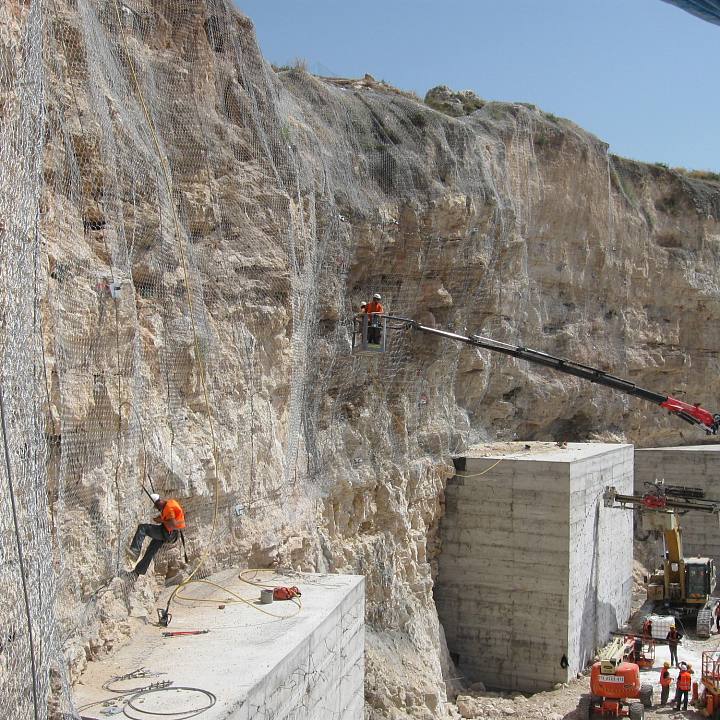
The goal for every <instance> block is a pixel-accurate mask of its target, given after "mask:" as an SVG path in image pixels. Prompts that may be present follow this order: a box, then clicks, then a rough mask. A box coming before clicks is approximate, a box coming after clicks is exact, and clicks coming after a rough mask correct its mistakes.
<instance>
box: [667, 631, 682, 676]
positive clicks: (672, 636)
mask: <svg viewBox="0 0 720 720" xmlns="http://www.w3.org/2000/svg"><path fill="white" fill-rule="evenodd" d="M682 638H683V636H682V633H679V632H678V631H677V629H676V628H675V626H674V625H671V626H670V630H669V632H668V634H667V635H666V637H665V639H666V640H667V644H668V647H669V648H670V662H671V663H672V664H673V665H675V667H677V664H678V655H677V648H678V643H679V642H680V641H681V640H682Z"/></svg>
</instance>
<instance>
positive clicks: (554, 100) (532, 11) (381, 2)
mask: <svg viewBox="0 0 720 720" xmlns="http://www.w3.org/2000/svg"><path fill="white" fill-rule="evenodd" d="M235 1H236V4H237V6H238V7H239V8H240V10H241V11H242V12H244V13H245V14H246V15H248V16H249V17H250V18H251V19H252V20H253V22H254V24H255V29H256V32H257V36H258V41H259V43H260V48H261V50H262V52H263V55H264V56H265V57H266V59H267V60H269V61H270V62H272V63H274V64H276V65H289V64H292V63H293V62H294V61H295V60H296V59H302V60H303V61H304V62H305V63H306V64H307V67H308V69H309V70H310V71H311V72H314V73H316V74H319V75H337V76H341V77H362V76H363V75H364V74H365V73H370V74H371V75H373V76H374V77H375V78H376V79H378V80H385V81H386V82H389V83H390V84H392V85H394V86H396V87H398V88H401V89H403V90H414V91H415V92H416V93H418V95H420V96H421V97H424V95H425V93H426V91H427V90H428V89H429V88H431V87H434V86H435V85H448V86H449V87H451V88H453V89H454V90H473V91H474V92H476V93H477V94H478V95H479V96H480V97H482V98H485V99H486V100H503V101H510V102H529V103H534V104H535V105H537V106H538V107H540V108H541V109H542V110H544V111H546V112H550V113H553V114H555V115H560V116H562V117H566V118H569V119H570V120H573V121H574V122H576V123H577V124H578V125H580V126H581V127H583V128H585V129H586V130H589V131H590V132H592V133H594V134H595V135H597V136H598V137H599V138H600V139H602V140H604V141H605V142H607V143H609V144H610V151H611V152H613V153H616V154H618V155H622V156H624V157H629V158H634V159H636V160H643V161H645V162H662V163H666V164H668V165H670V166H671V167H685V168H688V169H695V170H712V171H715V172H720V134H719V133H720V126H719V124H718V120H720V88H719V83H718V79H717V77H718V72H717V71H718V55H719V51H720V27H719V26H717V25H712V24H710V23H707V22H704V21H703V20H701V19H699V18H696V17H695V16H693V15H690V14H689V13H686V12H684V11H683V10H681V9H679V8H677V7H674V6H673V5H669V4H667V3H665V2H661V1H660V0H362V1H360V0H235Z"/></svg>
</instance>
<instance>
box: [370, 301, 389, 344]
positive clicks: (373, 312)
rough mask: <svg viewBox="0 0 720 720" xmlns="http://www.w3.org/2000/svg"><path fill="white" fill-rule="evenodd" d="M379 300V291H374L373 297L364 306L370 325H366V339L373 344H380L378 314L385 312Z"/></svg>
mask: <svg viewBox="0 0 720 720" xmlns="http://www.w3.org/2000/svg"><path fill="white" fill-rule="evenodd" d="M381 300H382V296H381V295H380V293H375V294H374V295H373V299H372V300H371V301H370V302H369V303H368V304H367V305H366V306H365V312H366V313H367V314H368V315H369V316H370V318H369V320H370V326H369V327H368V338H367V339H368V343H372V344H373V345H379V344H380V336H381V330H380V315H382V313H384V312H385V308H383V306H382V303H381V302H380V301H381Z"/></svg>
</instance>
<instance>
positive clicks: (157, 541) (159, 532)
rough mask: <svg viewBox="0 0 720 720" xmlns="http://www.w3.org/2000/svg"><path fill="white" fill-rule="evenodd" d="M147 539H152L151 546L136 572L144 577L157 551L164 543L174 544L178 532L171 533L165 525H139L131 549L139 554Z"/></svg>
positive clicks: (137, 566) (136, 567)
mask: <svg viewBox="0 0 720 720" xmlns="http://www.w3.org/2000/svg"><path fill="white" fill-rule="evenodd" d="M146 537H149V538H152V539H151V540H150V545H148V549H147V550H146V551H145V554H144V555H143V556H142V559H141V560H140V562H139V563H138V564H137V565H136V566H135V572H136V573H137V574H138V575H144V574H145V573H146V572H147V570H148V568H149V567H150V563H151V562H152V559H153V558H154V557H155V555H157V551H158V550H159V549H160V548H161V547H162V546H163V543H166V542H173V541H174V540H175V539H176V538H177V531H175V532H172V533H169V532H168V531H167V530H166V529H165V526H164V525H154V524H152V523H142V524H141V525H138V528H137V530H136V531H135V537H133V540H132V542H131V543H130V549H131V550H132V551H134V552H136V553H139V552H140V550H141V549H142V544H143V540H145V538H146Z"/></svg>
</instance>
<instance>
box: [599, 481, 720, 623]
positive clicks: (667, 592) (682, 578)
mask: <svg viewBox="0 0 720 720" xmlns="http://www.w3.org/2000/svg"><path fill="white" fill-rule="evenodd" d="M603 500H604V503H605V506H606V507H611V508H621V509H631V510H633V511H635V512H637V513H638V515H639V520H640V526H641V529H642V530H643V531H645V532H647V533H649V534H652V535H655V536H656V537H660V536H662V538H663V542H664V547H665V550H664V554H663V564H662V566H661V567H659V568H658V569H657V570H655V571H654V572H653V573H652V574H651V575H650V576H649V577H648V578H647V581H646V589H647V597H648V600H650V601H652V602H653V603H654V604H655V606H656V607H657V610H658V611H660V612H665V613H669V614H672V615H675V616H676V617H681V618H682V617H688V616H697V620H696V631H697V634H698V635H699V636H700V637H710V627H711V625H712V611H711V609H710V596H711V593H712V592H713V590H714V589H715V581H716V570H715V562H714V560H713V559H712V558H709V557H685V556H684V554H683V544H682V528H681V527H680V523H679V520H678V516H679V515H684V514H685V513H686V512H691V511H692V512H703V513H710V514H714V515H716V516H718V517H720V501H718V500H710V499H708V498H706V497H705V491H704V490H703V489H702V488H694V487H682V486H679V485H665V483H664V482H662V481H658V480H656V481H655V482H654V483H652V484H651V488H650V489H649V491H648V492H646V493H645V494H644V495H639V494H637V495H636V494H633V495H621V494H620V493H618V492H617V490H616V489H615V488H614V487H607V488H605V492H604V493H603Z"/></svg>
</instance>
